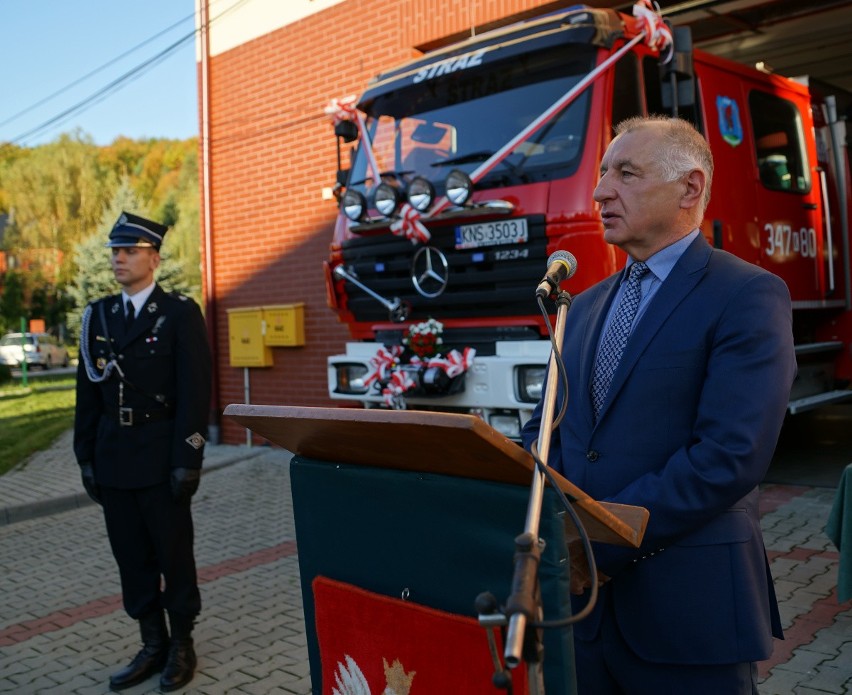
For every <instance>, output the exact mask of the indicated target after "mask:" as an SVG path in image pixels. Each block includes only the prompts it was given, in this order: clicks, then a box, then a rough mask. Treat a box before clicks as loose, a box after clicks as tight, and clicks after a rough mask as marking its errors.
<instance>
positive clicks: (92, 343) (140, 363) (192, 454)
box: [74, 213, 211, 691]
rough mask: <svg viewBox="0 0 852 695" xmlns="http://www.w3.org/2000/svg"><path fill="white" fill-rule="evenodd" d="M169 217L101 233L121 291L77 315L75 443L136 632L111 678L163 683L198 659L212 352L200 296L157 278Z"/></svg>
mask: <svg viewBox="0 0 852 695" xmlns="http://www.w3.org/2000/svg"><path fill="white" fill-rule="evenodd" d="M167 229H168V228H167V227H165V226H163V225H161V224H157V223H156V222H151V221H150V220H146V219H144V218H142V217H138V216H136V215H131V214H129V213H123V214H122V215H121V217H119V219H118V221H117V222H116V223H115V226H114V227H113V228H112V231H111V232H110V235H109V242H108V243H107V244H106V245H107V246H108V247H110V248H111V250H112V259H111V262H112V269H113V273H114V275H115V279H116V280H117V281H118V283H119V284H120V285H121V286H122V292H121V294H116V295H113V296H110V297H105V298H103V299H99V300H97V301H94V302H92V303H91V304H89V305H88V306H87V307H86V309H85V312H84V314H83V321H82V326H81V335H80V363H79V367H78V370H77V407H76V415H75V421H74V453H75V455H76V457H77V462H78V463H79V465H80V468H81V473H82V478H83V485H84V486H85V488H86V491H87V492H88V493H89V495H90V496H91V497H92V498H93V499H94V500H95V501H96V502H98V503H99V504H101V505H102V506H103V511H104V518H105V521H106V529H107V534H108V536H109V542H110V546H111V548H112V552H113V555H114V556H115V559H116V562H117V564H118V569H119V574H120V577H121V590H122V597H123V599H124V608H125V610H126V611H127V613H128V614H129V615H130V617H131V618H134V619H136V620H138V621H139V626H140V632H141V636H142V644H143V647H142V650H141V651H140V652H139V653H138V654H137V655H136V657H135V658H134V659H133V660H132V661H131V662H130V664H129V665H128V666H127V667H125V668H124V669H122V670H121V671H119V672H118V673H116V674H114V675H113V676H112V677H111V678H110V687H111V688H112V689H113V690H122V689H124V688H129V687H131V686H133V685H135V684H137V683H141V682H142V681H144V680H146V679H147V678H149V677H150V676H151V675H153V674H155V673H158V672H162V675H161V677H160V687H161V689H162V690H164V691H170V690H176V689H177V688H180V687H182V686H183V685H185V684H186V683H188V682H189V681H190V680H191V679H192V677H193V674H194V672H195V666H196V657H195V651H194V647H193V641H192V627H193V624H194V620H195V618H196V616H197V615H198V613H199V611H200V610H201V596H200V593H199V590H198V583H197V576H196V568H195V557H194V551H193V524H192V515H191V511H190V500H191V497H192V495H193V494H194V493H195V491H196V490H197V489H198V483H199V478H200V476H201V462H202V457H203V453H204V443H205V438H206V436H207V416H208V412H209V405H210V384H211V356H210V348H209V343H208V340H207V331H206V329H205V325H204V318H203V317H202V315H201V311H200V309H199V307H198V305H197V304H196V303H195V302H194V301H192V300H191V299H188V298H187V297H184V296H182V295H180V294H177V293H171V294H169V293H166V292H165V291H164V290H163V289H162V288H161V287H160V286H159V285H157V284H156V283H155V282H154V271H155V270H156V268H157V266H158V265H159V263H160V253H159V250H160V245H161V244H162V241H163V236H164V235H165V233H166V231H167ZM164 611H165V612H167V613H168V617H169V626H170V627H171V631H170V632H171V634H169V630H168V629H167V626H166V621H165V616H164Z"/></svg>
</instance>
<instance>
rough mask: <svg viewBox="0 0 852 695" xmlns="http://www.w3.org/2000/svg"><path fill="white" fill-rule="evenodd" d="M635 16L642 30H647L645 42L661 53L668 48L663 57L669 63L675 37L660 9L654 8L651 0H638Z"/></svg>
mask: <svg viewBox="0 0 852 695" xmlns="http://www.w3.org/2000/svg"><path fill="white" fill-rule="evenodd" d="M633 16H634V17H636V19H638V20H639V23H640V25H641V26H642V31H644V32H645V43H647V44H648V45H649V46H650V47H651V48H653V49H654V50H657V51H659V52H660V53H662V52H663V50H664V49H668V51H667V53H666V57H665V58H664V59H663V62H664V63H668V62H669V61H670V60H671V59H672V54H673V53H674V38H673V37H672V32H671V29H669V28H668V26H666V23H665V22H664V21H663V18H662V17H661V16H660V14H659V9H656V10H655V9H654V6H653V5H652V4H651V0H638V1H637V2H636V4H635V5H633Z"/></svg>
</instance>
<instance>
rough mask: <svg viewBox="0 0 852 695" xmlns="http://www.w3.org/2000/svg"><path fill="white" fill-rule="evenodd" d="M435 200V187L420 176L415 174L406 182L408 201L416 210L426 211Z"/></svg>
mask: <svg viewBox="0 0 852 695" xmlns="http://www.w3.org/2000/svg"><path fill="white" fill-rule="evenodd" d="M434 200H435V187H434V186H433V185H432V183H431V182H430V181H429V180H427V179H424V178H423V177H422V176H416V177H415V178H414V179H412V181H411V183H410V184H408V202H409V203H411V207H413V208H414V209H415V210H417V211H418V212H426V210H428V209H429V208H430V207H431V205H432V202H433V201H434Z"/></svg>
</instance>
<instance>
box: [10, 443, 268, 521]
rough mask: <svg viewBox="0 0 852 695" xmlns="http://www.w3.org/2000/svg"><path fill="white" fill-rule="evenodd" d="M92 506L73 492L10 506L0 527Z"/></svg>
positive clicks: (242, 455) (244, 455) (241, 456)
mask: <svg viewBox="0 0 852 695" xmlns="http://www.w3.org/2000/svg"><path fill="white" fill-rule="evenodd" d="M264 451H265V449H263V448H260V447H258V448H255V449H248V450H246V451H239V452H234V453H233V454H232V455H230V456H225V457H223V458H221V459H219V460H216V461H211V462H210V463H205V465H204V467H203V468H202V469H201V473H202V475H205V474H207V473H211V472H213V471H216V470H219V469H220V468H225V467H226V466H231V465H233V464H235V463H239V462H240V461H248V460H249V459H252V458H255V457H256V456H260V455H262V454H263V453H264ZM93 504H95V502H94V500H92V499H91V498H90V497H89V496H88V495H87V494H86V493H85V492H75V493H71V494H68V495H61V496H58V497H51V498H46V499H43V500H38V501H36V502H25V503H23V504H17V505H11V506H8V507H5V508H4V509H0V526H10V525H11V524H16V523H19V522H21V521H30V520H32V519H38V518H40V517H43V516H50V515H51V514H59V513H61V512H66V511H69V510H71V509H81V508H83V507H88V506H91V505H93Z"/></svg>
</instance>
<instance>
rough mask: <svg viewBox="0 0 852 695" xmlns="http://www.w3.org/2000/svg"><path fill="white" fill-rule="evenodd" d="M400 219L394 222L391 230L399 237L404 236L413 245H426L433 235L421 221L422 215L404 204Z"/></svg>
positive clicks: (407, 204)
mask: <svg viewBox="0 0 852 695" xmlns="http://www.w3.org/2000/svg"><path fill="white" fill-rule="evenodd" d="M399 213H400V216H399V219H398V220H396V222H394V223H393V224H392V225H391V227H390V229H391V232H393V233H394V234H396V235H397V236H404V237H405V238H406V239H408V240H409V241H410V242H411V243H412V244H416V243H417V242H420V243H421V244H425V243H426V242H427V241H429V239H430V238H431V237H432V235H431V234H430V233H429V230H428V229H426V225H424V224H423V223H422V222H421V221H420V213H419V212H418V211H417V210H415V209H414V208H413V207H411V205H410V204H409V203H404V204H403V206H402V208H401V209H400V211H399Z"/></svg>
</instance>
